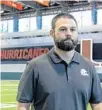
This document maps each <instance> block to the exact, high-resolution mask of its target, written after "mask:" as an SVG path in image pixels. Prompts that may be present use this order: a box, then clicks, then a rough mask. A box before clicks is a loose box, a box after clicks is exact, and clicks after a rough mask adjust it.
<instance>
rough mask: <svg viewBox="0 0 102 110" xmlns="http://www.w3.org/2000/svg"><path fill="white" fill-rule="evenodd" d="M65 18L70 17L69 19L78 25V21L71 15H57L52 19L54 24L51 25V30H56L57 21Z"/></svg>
mask: <svg viewBox="0 0 102 110" xmlns="http://www.w3.org/2000/svg"><path fill="white" fill-rule="evenodd" d="M63 17H68V18H69V19H73V20H74V21H75V23H76V25H77V21H76V19H75V18H74V16H73V15H71V14H69V13H59V14H57V15H56V16H55V17H54V18H53V19H52V23H51V28H52V29H55V24H56V21H57V20H58V19H59V18H63Z"/></svg>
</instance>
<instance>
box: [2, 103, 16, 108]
mask: <svg viewBox="0 0 102 110" xmlns="http://www.w3.org/2000/svg"><path fill="white" fill-rule="evenodd" d="M12 107H16V104H7V103H3V104H0V108H12Z"/></svg>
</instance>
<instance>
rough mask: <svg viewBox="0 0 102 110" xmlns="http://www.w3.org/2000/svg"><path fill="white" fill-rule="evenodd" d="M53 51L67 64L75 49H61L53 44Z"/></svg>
mask: <svg viewBox="0 0 102 110" xmlns="http://www.w3.org/2000/svg"><path fill="white" fill-rule="evenodd" d="M55 52H56V53H57V54H58V55H59V56H60V57H61V58H62V60H64V61H65V62H66V63H67V64H69V63H70V62H71V60H72V58H73V56H74V52H75V50H74V49H73V50H71V51H63V50H61V49H59V48H57V47H56V46H55Z"/></svg>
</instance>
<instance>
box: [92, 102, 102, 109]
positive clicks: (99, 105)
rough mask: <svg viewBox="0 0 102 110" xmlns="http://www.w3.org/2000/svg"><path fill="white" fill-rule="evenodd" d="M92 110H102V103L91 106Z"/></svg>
mask: <svg viewBox="0 0 102 110" xmlns="http://www.w3.org/2000/svg"><path fill="white" fill-rule="evenodd" d="M91 107H92V110H102V103H99V104H91Z"/></svg>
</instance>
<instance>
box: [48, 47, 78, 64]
mask: <svg viewBox="0 0 102 110" xmlns="http://www.w3.org/2000/svg"><path fill="white" fill-rule="evenodd" d="M48 54H49V56H50V57H51V59H52V60H53V62H54V63H60V62H61V61H63V60H62V59H61V57H60V56H59V55H57V54H56V53H55V52H54V47H53V48H52V49H51V50H50V51H49V53H48ZM71 62H76V63H79V62H80V57H79V53H78V52H76V51H75V53H74V56H73V59H72V61H71Z"/></svg>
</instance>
